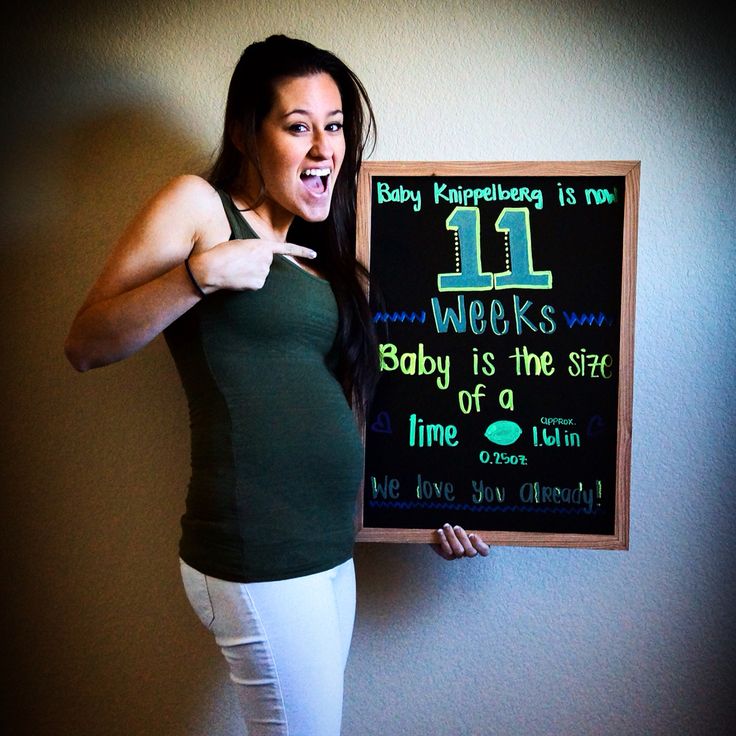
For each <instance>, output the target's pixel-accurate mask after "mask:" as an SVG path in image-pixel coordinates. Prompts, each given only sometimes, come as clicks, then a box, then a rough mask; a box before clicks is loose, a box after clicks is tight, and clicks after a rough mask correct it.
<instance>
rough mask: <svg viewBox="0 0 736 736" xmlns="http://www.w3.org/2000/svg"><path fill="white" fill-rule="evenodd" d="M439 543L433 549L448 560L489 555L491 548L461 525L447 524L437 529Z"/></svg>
mask: <svg viewBox="0 0 736 736" xmlns="http://www.w3.org/2000/svg"><path fill="white" fill-rule="evenodd" d="M437 535H438V536H439V540H440V541H439V543H438V544H433V545H431V547H432V549H433V550H434V551H435V552H436V553H437V554H438V555H439V556H440V557H443V558H444V559H446V560H459V559H460V558H461V557H476V556H477V555H480V556H481V557H487V556H488V555H489V553H490V551H491V548H490V547H489V546H488V545H487V544H486V543H485V542H484V541H483V540H482V539H481V538H480V537H479V536H478V535H477V534H468V533H467V532H466V531H465V529H463V528H462V527H461V526H454V527H453V526H450V525H449V524H445V525H444V526H443V527H442V528H441V529H438V530H437Z"/></svg>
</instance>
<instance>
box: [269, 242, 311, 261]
mask: <svg viewBox="0 0 736 736" xmlns="http://www.w3.org/2000/svg"><path fill="white" fill-rule="evenodd" d="M273 252H274V253H281V254H282V255H285V256H296V257H297V258H316V257H317V254H316V253H315V252H314V251H313V250H312V249H311V248H305V247H304V246H303V245H296V244H295V243H274V246H273Z"/></svg>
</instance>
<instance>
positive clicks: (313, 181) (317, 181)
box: [300, 169, 330, 194]
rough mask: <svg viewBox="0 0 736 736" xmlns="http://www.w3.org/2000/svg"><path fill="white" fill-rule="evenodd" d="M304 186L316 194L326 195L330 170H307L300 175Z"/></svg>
mask: <svg viewBox="0 0 736 736" xmlns="http://www.w3.org/2000/svg"><path fill="white" fill-rule="evenodd" d="M300 178H301V180H302V181H303V182H304V185H305V186H306V187H307V189H309V191H310V192H313V193H314V194H324V193H325V192H326V191H327V184H328V182H329V180H330V170H329V169H306V170H305V171H302V173H301V175H300Z"/></svg>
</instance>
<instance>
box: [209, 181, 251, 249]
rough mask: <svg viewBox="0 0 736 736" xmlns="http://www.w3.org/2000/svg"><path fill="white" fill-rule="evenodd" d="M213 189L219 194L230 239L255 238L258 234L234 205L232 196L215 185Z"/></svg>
mask: <svg viewBox="0 0 736 736" xmlns="http://www.w3.org/2000/svg"><path fill="white" fill-rule="evenodd" d="M215 191H216V192H217V193H218V194H219V195H220V199H221V200H222V206H223V208H224V210H225V215H226V216H227V221H228V222H229V223H230V229H231V231H232V232H231V235H230V239H231V240H252V239H254V238H255V239H257V238H258V235H256V233H255V232H254V230H253V228H252V227H251V226H250V225H249V224H248V222H247V220H246V219H245V218H244V217H243V215H242V214H241V213H240V210H239V209H238V208H237V207H236V206H235V202H233V198H232V197H231V196H230V195H229V194H228V193H227V192H226V191H224V190H222V189H220V188H218V187H215Z"/></svg>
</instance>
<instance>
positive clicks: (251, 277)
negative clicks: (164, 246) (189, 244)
mask: <svg viewBox="0 0 736 736" xmlns="http://www.w3.org/2000/svg"><path fill="white" fill-rule="evenodd" d="M277 253H281V254H283V255H287V256H295V257H297V258H309V259H312V258H315V257H316V256H317V254H316V253H315V252H314V251H313V250H311V249H309V248H304V247H303V246H301V245H295V244H293V243H278V242H273V241H269V240H256V239H253V240H228V241H227V242H224V243H220V244H219V245H216V246H214V247H213V248H210V249H209V250H205V251H202V252H200V253H198V254H196V255H193V256H191V257H190V258H189V266H190V268H191V269H192V273H193V275H194V277H195V278H196V280H197V283H198V284H199V285H200V286H201V288H202V290H203V291H204V292H205V294H209V293H211V292H213V291H217V290H218V289H231V290H233V291H244V290H246V289H254V290H255V289H261V288H262V287H263V285H264V284H265V283H266V279H267V278H268V274H269V273H270V271H271V264H272V263H273V257H274V255H276V254H277Z"/></svg>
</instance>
